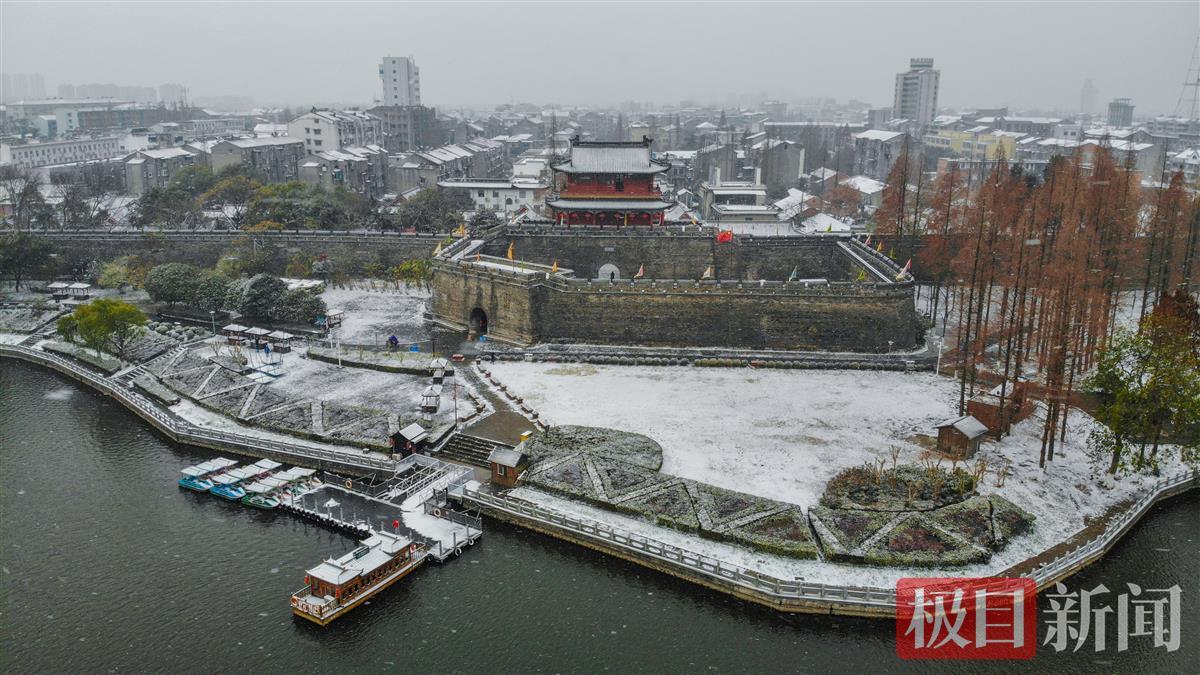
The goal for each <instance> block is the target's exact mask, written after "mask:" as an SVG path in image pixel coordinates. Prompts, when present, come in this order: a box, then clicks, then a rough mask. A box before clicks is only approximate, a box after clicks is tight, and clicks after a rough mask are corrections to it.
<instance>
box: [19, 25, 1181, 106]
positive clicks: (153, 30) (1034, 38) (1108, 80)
mask: <svg viewBox="0 0 1200 675" xmlns="http://www.w3.org/2000/svg"><path fill="white" fill-rule="evenodd" d="M465 6H466V7H469V8H470V9H469V13H470V15H471V17H472V21H470V22H463V21H461V20H458V19H461V16H462V11H463V10H462V9H461V6H460V8H457V9H449V8H446V7H443V6H433V5H426V4H384V5H378V4H353V3H350V4H338V5H336V6H335V5H332V4H313V5H305V8H306V12H308V14H307V15H306V17H307V18H306V19H305V22H311V24H312V25H329V24H330V23H331V22H336V21H338V20H340V19H338V15H339V14H342V15H344V13H345V12H347V11H351V12H358V13H360V14H362V15H363V16H370V17H371V21H370V22H368V23H367V25H365V26H362V27H360V28H356V29H355V31H356V35H357V37H355V39H353V40H347V41H346V44H345V45H341V46H339V47H338V48H337V49H336V50H333V51H332V53H335V54H336V55H337V57H336V58H328V57H326V56H325V54H328V53H331V52H330V51H329V50H317V49H314V48H313V47H312V46H311V44H310V43H307V42H305V41H303V40H300V41H297V40H296V39H295V36H296V35H298V34H300V33H302V32H303V31H297V30H289V29H288V27H289V26H292V27H294V28H295V27H297V26H293V24H295V23H296V22H297V21H298V20H297V19H294V18H292V17H291V16H289V15H280V14H278V13H277V12H272V11H271V8H270V6H269V5H266V4H256V3H249V4H247V5H244V9H243V10H242V13H241V14H239V17H240V18H241V19H243V20H241V21H230V20H229V17H227V16H224V15H200V16H193V15H191V14H189V15H187V16H186V21H187V23H188V25H189V26H191V28H190V29H189V30H190V31H192V32H194V33H195V34H197V35H210V36H220V44H221V48H220V49H217V48H216V45H217V42H216V41H215V40H214V41H201V42H200V44H201V45H202V46H201V48H200V49H199V51H200V54H197V50H196V49H175V48H174V47H173V46H174V45H177V44H178V42H177V40H176V36H175V35H174V33H173V32H165V31H163V30H161V26H163V25H178V22H179V20H181V19H185V17H184V16H183V15H182V14H181V12H182V10H180V9H179V8H178V7H172V6H153V5H150V6H148V5H137V6H136V11H134V6H133V5H130V4H120V3H118V4H113V5H105V6H103V7H97V6H91V5H70V6H69V7H67V6H62V5H52V4H21V5H12V4H5V5H4V6H3V7H0V33H2V35H3V38H4V39H3V40H2V43H3V47H0V60H2V61H3V62H4V64H5V66H4V68H5V72H13V73H21V72H30V73H42V74H43V75H44V76H45V79H46V83H47V86H46V89H47V93H48V94H50V93H51V92H53V91H55V89H56V86H57V85H58V84H61V83H82V82H118V83H120V84H123V85H128V86H158V85H160V84H162V83H164V82H182V83H184V84H185V85H186V86H187V87H188V88H189V91H190V92H192V94H191V95H192V96H193V97H195V98H203V97H206V96H219V95H235V96H251V97H253V98H254V100H255V102H256V103H257V104H260V105H261V104H267V105H307V104H311V103H325V102H331V103H332V102H341V103H358V104H362V105H367V104H370V103H371V102H372V101H373V100H376V99H381V98H382V91H381V87H380V81H379V74H378V64H379V61H380V58H381V57H383V56H385V55H388V54H404V55H411V56H413V57H414V58H415V60H416V62H417V63H419V64H420V65H421V68H422V70H423V71H424V72H423V73H422V78H421V79H422V80H423V82H422V85H423V86H422V89H423V91H422V92H421V93H422V100H423V101H424V102H426V103H427V104H430V105H435V106H439V107H446V108H457V107H471V106H487V105H494V104H501V103H516V102H535V103H540V104H549V103H557V104H562V105H617V104H620V103H622V102H626V101H643V102H647V103H652V104H664V103H673V102H676V101H680V100H694V101H697V102H699V103H702V104H718V105H720V104H726V103H730V102H737V101H741V100H755V99H757V98H759V97H761V96H762V95H765V96H766V97H768V98H775V99H780V100H788V101H791V100H796V99H800V98H811V97H819V98H833V99H837V100H850V99H857V100H860V101H864V102H867V103H870V104H872V105H875V106H888V105H890V103H891V99H892V85H893V78H894V77H895V73H896V72H899V71H901V70H903V68H904V65H905V64H907V63H908V60H909V59H910V58H912V57H918V56H923V57H930V58H934V59H935V60H936V63H937V64H938V69H939V70H940V71H941V72H942V76H941V79H942V81H941V87H940V95H939V104H940V105H941V106H943V107H958V108H964V107H968V108H969V107H992V106H1005V105H1007V106H1010V107H1011V108H1013V109H1039V110H1046V111H1051V110H1063V111H1070V110H1075V109H1076V108H1077V107H1078V105H1079V91H1080V87H1081V85H1082V84H1083V82H1084V81H1085V80H1086V79H1088V78H1091V79H1092V80H1093V82H1094V83H1095V86H1096V89H1097V91H1098V96H1099V100H1100V101H1109V100H1111V99H1114V98H1131V99H1133V102H1134V104H1135V105H1136V106H1137V112H1138V114H1139V115H1142V114H1146V115H1153V114H1170V113H1172V112H1173V111H1174V108H1175V104H1176V102H1177V99H1178V97H1179V91H1180V85H1181V83H1182V80H1183V77H1184V74H1185V72H1186V70H1187V67H1188V61H1189V58H1190V56H1191V52H1192V48H1193V46H1194V44H1195V39H1196V25H1197V18H1198V13H1200V9H1198V8H1197V7H1196V6H1195V5H1194V4H1191V3H1165V2H1164V3H1152V4H1138V5H1100V6H1096V7H1092V8H1089V10H1088V19H1087V22H1086V24H1085V25H1087V26H1088V28H1087V29H1086V30H1085V29H1083V28H1080V29H1078V30H1075V31H1074V34H1071V33H1067V32H1066V31H1063V30H1062V26H1065V25H1080V24H1079V22H1078V21H1077V19H1078V16H1077V5H1072V4H1068V3H1052V4H1046V5H1023V4H1019V5H1008V6H1006V9H1005V11H1001V12H997V11H996V9H997V5H995V4H988V3H983V4H964V5H940V4H930V5H916V6H914V5H905V6H898V5H890V4H866V5H857V6H856V7H855V8H846V7H844V6H834V5H829V4H793V5H776V4H761V5H752V6H753V7H754V8H755V9H756V11H758V12H760V13H761V14H762V15H763V16H764V17H766V18H770V20H769V21H763V22H762V25H754V26H753V27H752V28H751V27H747V28H744V29H740V28H730V27H729V26H728V23H727V22H726V21H723V20H722V16H723V9H724V10H727V9H728V8H727V7H724V8H723V7H722V6H721V5H696V6H688V11H686V12H680V11H676V10H678V8H679V7H681V6H680V5H671V4H650V5H639V6H638V9H637V10H636V11H634V10H633V8H632V6H629V5H615V6H614V5H604V6H597V5H571V6H570V8H566V7H562V6H557V5H535V4H516V5H506V6H505V8H504V9H503V10H501V8H500V7H499V6H497V5H490V4H474V3H465ZM1034 7H1036V10H1034V9H1033V8H1034ZM864 9H865V10H868V11H863V10H864ZM568 18H569V19H570V20H569V21H568V20H566V19H568ZM263 21H269V22H271V23H272V24H273V25H275V27H276V28H277V29H278V30H272V31H269V34H264V33H262V31H260V30H259V29H260V28H261V27H262V25H264V24H263V23H262V22H263ZM306 25H307V23H306ZM438 25H445V26H453V30H452V31H449V30H448V31H437V30H429V27H431V26H438ZM505 25H519V26H522V27H523V29H522V30H521V31H515V32H514V31H501V30H498V28H500V27H502V26H505ZM1131 25H1136V26H1139V30H1138V31H1136V33H1135V34H1133V35H1128V32H1129V31H1128V27H1129V26H1131ZM578 26H586V27H587V35H588V36H592V37H593V38H595V39H594V40H593V41H592V42H590V44H592V45H593V46H592V47H590V48H589V47H588V44H589V41H588V40H587V39H584V40H579V39H577V38H573V37H571V35H570V33H571V32H572V31H575V30H577V28H576V27H578ZM961 26H967V27H970V30H963V29H961V28H959V27H961ZM46 31H57V32H58V33H59V35H60V39H56V40H53V41H45V40H40V39H35V38H36V36H39V35H44V34H45V32H46ZM1105 31H1109V32H1111V33H1112V34H1114V35H1115V34H1117V32H1118V31H1119V32H1120V34H1121V40H1122V42H1121V44H1122V45H1123V46H1124V48H1123V49H1115V48H1114V45H1115V44H1116V43H1115V42H1114V41H1112V40H1103V39H1096V35H1097V34H1098V32H1099V34H1104V33H1105ZM120 32H128V33H130V34H136V35H138V38H139V39H138V40H135V41H125V42H120V41H113V40H112V39H111V38H112V35H114V34H117V33H120ZM989 35H994V36H996V37H995V44H996V45H997V46H996V47H995V48H993V49H987V50H983V49H980V48H979V46H980V44H981V40H982V41H983V43H984V44H986V43H987V42H988V36H989ZM447 40H449V41H452V42H453V43H455V44H454V46H453V48H449V49H448V48H447V44H445V43H446V41H447ZM664 41H666V42H667V43H671V42H678V44H680V45H682V46H684V47H686V48H684V49H666V50H663V49H658V48H656V47H655V46H657V45H661V44H663V42H664ZM743 42H744V43H745V44H747V45H763V46H764V47H765V48H764V49H762V50H761V51H760V52H758V53H754V52H750V53H746V47H743V46H739V44H740V43H743ZM1050 43H1056V44H1057V49H1059V50H1060V51H1061V52H1063V53H1068V54H1071V55H1072V58H1069V59H1060V60H1051V59H1047V58H1044V51H1043V47H1044V45H1046V44H1050ZM64 45H68V46H64ZM208 45H212V46H208ZM855 45H865V46H866V47H865V48H863V49H861V50H858V51H856V50H855ZM647 47H654V49H653V55H652V56H651V57H649V58H646V56H647V54H648V52H643V51H641V50H645V49H646V48H647ZM147 49H148V50H149V51H151V52H153V53H154V54H155V58H153V59H146V58H144V55H145V53H147ZM735 52H736V53H738V54H739V58H731V56H730V55H731V54H732V53H735ZM743 54H744V56H742V55H743ZM464 55H465V56H464ZM198 56H200V57H201V58H198ZM614 57H616V58H614ZM583 73H586V75H587V77H586V78H584V77H581V76H580V75H581V74H583ZM725 82H732V83H736V84H733V85H726V84H724V83H725Z"/></svg>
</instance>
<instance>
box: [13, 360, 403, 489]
mask: <svg viewBox="0 0 1200 675" xmlns="http://www.w3.org/2000/svg"><path fill="white" fill-rule="evenodd" d="M0 358H9V359H17V360H20V361H25V362H28V363H33V364H37V365H39V366H43V367H46V368H50V369H51V370H55V371H58V372H59V373H62V374H63V375H66V376H68V377H70V378H72V379H74V380H76V381H78V382H80V383H82V384H86V385H88V386H90V387H92V388H93V389H95V390H97V391H99V392H101V393H103V394H105V395H106V396H109V397H111V398H113V399H115V400H117V401H119V402H121V403H122V404H123V405H125V407H127V408H129V410H131V411H132V412H133V413H134V414H135V415H137V416H138V417H141V418H142V419H143V420H145V421H146V423H148V424H149V425H150V426H152V427H154V428H155V429H157V430H158V431H159V432H160V433H162V434H163V435H165V436H166V437H167V438H170V439H171V440H172V441H175V442H177V443H183V444H186V445H193V446H198V447H202V448H209V449H211V450H215V451H218V452H232V453H236V454H239V455H247V456H251V457H263V458H267V459H273V460H275V461H277V462H288V463H292V464H297V465H300V466H306V467H309V468H313V469H322V470H329V471H337V472H342V473H351V474H355V475H365V474H370V473H380V474H393V473H395V471H396V462H395V461H394V460H391V459H381V458H378V457H371V456H366V455H363V454H362V453H360V452H358V451H355V450H354V449H352V448H347V449H346V451H344V452H343V451H338V450H331V449H327V448H322V447H319V446H317V445H315V444H306V443H302V442H290V441H285V440H280V439H277V438H271V437H266V436H253V435H249V434H239V433H233V432H228V431H221V430H218V429H209V428H205V427H201V426H198V425H196V424H193V423H191V422H189V421H187V420H185V419H183V418H182V417H180V416H178V415H176V414H175V413H173V412H171V411H170V410H166V409H164V408H162V407H161V406H159V405H157V404H156V403H154V402H153V401H151V400H150V399H148V398H147V397H145V396H143V395H142V394H140V393H138V392H137V391H135V390H134V389H133V388H132V387H131V386H130V385H129V384H127V383H126V382H122V381H120V380H118V379H117V378H116V377H106V376H104V375H101V374H99V373H96V372H93V371H91V370H89V369H88V368H86V367H84V366H81V365H79V364H77V363H75V362H73V361H71V360H70V359H67V358H63V357H60V356H56V355H53V354H48V353H46V352H43V351H41V350H38V349H33V348H31V347H27V346H22V345H0Z"/></svg>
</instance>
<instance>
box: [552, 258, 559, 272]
mask: <svg viewBox="0 0 1200 675" xmlns="http://www.w3.org/2000/svg"><path fill="white" fill-rule="evenodd" d="M550 273H551V274H558V261H557V260H555V261H554V264H553V265H551V266H550Z"/></svg>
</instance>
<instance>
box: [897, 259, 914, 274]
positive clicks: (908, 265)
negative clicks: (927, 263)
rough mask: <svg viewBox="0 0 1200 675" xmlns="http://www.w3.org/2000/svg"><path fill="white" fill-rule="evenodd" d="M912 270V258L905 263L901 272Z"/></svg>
mask: <svg viewBox="0 0 1200 675" xmlns="http://www.w3.org/2000/svg"><path fill="white" fill-rule="evenodd" d="M910 269H912V258H909V259H908V262H906V263H904V269H902V270H900V271H901V272H907V271H908V270H910Z"/></svg>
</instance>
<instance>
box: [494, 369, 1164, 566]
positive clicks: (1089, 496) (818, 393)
mask: <svg viewBox="0 0 1200 675" xmlns="http://www.w3.org/2000/svg"><path fill="white" fill-rule="evenodd" d="M492 368H493V372H494V373H495V375H496V376H497V378H498V379H499V381H500V382H502V383H504V384H507V385H508V386H509V389H510V390H511V391H514V392H515V393H517V394H518V395H520V396H523V397H525V400H526V401H527V402H528V403H530V404H532V405H533V407H534V409H535V410H537V411H539V412H540V413H541V414H542V417H543V419H545V420H546V421H547V422H548V423H552V424H583V425H589V426H605V427H612V428H617V429H622V430H625V431H633V432H637V433H642V434H645V435H647V436H649V437H651V438H653V439H654V440H655V441H658V442H659V443H660V444H661V445H662V446H663V466H662V471H663V473H669V474H675V475H679V476H683V477H686V478H691V479H693V480H698V481H702V482H706V483H711V484H713V485H718V486H721V487H725V488H729V489H732V490H739V491H742V492H748V493H751V494H756V495H760V496H763V497H769V498H772V499H777V500H781V501H787V502H792V503H795V504H798V505H800V506H803V507H805V508H806V509H807V508H811V507H813V506H816V505H817V503H818V500H819V498H820V495H821V493H822V491H823V490H824V486H825V483H826V481H828V480H829V479H830V478H831V477H833V476H834V475H835V474H837V473H838V472H839V471H841V470H843V469H846V468H849V467H852V466H856V465H861V464H863V463H864V462H870V461H872V460H875V459H887V460H888V462H889V463H890V459H891V456H890V448H891V447H893V446H896V447H900V448H902V451H901V455H900V459H899V461H900V462H901V463H903V462H905V461H910V462H911V461H916V460H919V459H922V458H926V457H931V456H936V455H935V454H932V453H928V452H927V451H925V450H923V449H921V448H920V446H917V445H916V444H914V443H913V442H911V441H910V440H908V439H909V437H910V436H911V435H912V434H914V433H921V434H932V433H934V431H933V428H932V425H933V424H934V423H936V422H938V421H940V420H942V419H945V418H947V417H951V416H953V413H954V410H955V405H956V404H957V389H956V385H955V383H954V382H953V381H952V380H950V379H949V378H943V377H937V376H935V375H932V374H928V373H923V374H904V373H875V372H859V371H755V370H741V369H737V370H734V369H698V368H644V367H630V366H590V365H568V366H564V365H561V364H537V363H508V362H500V363H496V364H495V365H494V366H492ZM1043 413H1044V408H1043V407H1041V406H1040V404H1039V407H1038V409H1037V411H1036V412H1035V414H1034V415H1033V416H1032V417H1030V418H1028V419H1026V420H1024V421H1023V422H1021V423H1020V424H1018V425H1016V426H1015V427H1014V430H1013V433H1012V434H1011V435H1010V436H1008V437H1006V438H1005V439H1004V440H1003V441H1001V442H1000V443H996V442H994V441H985V442H984V444H983V446H982V447H981V449H980V452H979V455H978V457H979V458H983V459H986V460H987V464H988V470H987V473H986V474H985V476H984V478H983V480H982V481H981V482H980V485H979V488H978V489H979V492H980V493H983V494H998V495H1001V496H1003V497H1005V498H1006V499H1008V500H1010V501H1012V502H1013V503H1015V504H1017V505H1018V506H1020V507H1021V508H1023V509H1025V510H1026V511H1028V512H1030V513H1031V514H1033V515H1034V516H1036V518H1037V520H1036V523H1035V526H1034V530H1033V532H1032V533H1030V534H1026V535H1023V536H1021V537H1017V538H1016V539H1014V540H1013V541H1012V542H1010V543H1009V545H1008V546H1007V547H1006V548H1005V549H1004V550H1002V551H1000V552H999V553H996V554H995V555H993V556H992V559H991V560H990V561H989V562H987V563H984V564H979V565H971V566H967V567H956V568H951V569H947V570H944V571H945V572H946V573H947V574H948V575H953V576H960V575H965V576H987V575H991V574H995V573H997V572H1000V571H1002V570H1005V569H1007V568H1009V567H1011V566H1013V565H1016V564H1018V563H1020V562H1022V561H1024V560H1026V559H1028V558H1030V557H1032V556H1035V555H1038V554H1040V553H1042V552H1044V551H1046V550H1048V549H1050V548H1052V547H1053V546H1055V545H1056V544H1059V543H1061V542H1063V541H1065V540H1067V539H1069V538H1070V537H1072V536H1073V535H1075V534H1077V533H1079V532H1080V531H1081V530H1082V529H1083V528H1084V527H1085V526H1086V525H1087V524H1088V523H1089V522H1090V521H1092V520H1093V519H1096V518H1099V517H1100V516H1102V515H1104V514H1105V513H1106V512H1107V511H1108V510H1109V509H1111V508H1112V507H1114V506H1116V505H1118V504H1121V503H1122V502H1127V501H1130V500H1134V499H1136V498H1138V497H1139V496H1141V495H1142V494H1145V493H1146V492H1148V491H1149V489H1150V486H1151V485H1152V484H1153V483H1154V482H1155V481H1156V480H1158V479H1156V478H1154V477H1150V476H1126V477H1123V478H1120V479H1116V480H1114V479H1112V478H1109V477H1107V476H1104V475H1102V474H1101V472H1100V471H1098V470H1097V469H1096V467H1094V466H1093V464H1092V463H1091V462H1090V460H1089V457H1088V456H1087V454H1086V449H1087V438H1088V434H1089V432H1090V431H1091V429H1092V428H1094V425H1095V424H1096V422H1095V421H1094V420H1093V419H1092V418H1091V417H1089V416H1087V415H1086V414H1084V413H1082V412H1080V411H1078V410H1074V409H1073V410H1071V413H1070V417H1069V418H1068V432H1067V440H1066V442H1065V443H1060V444H1059V445H1058V447H1057V448H1056V450H1055V458H1054V461H1053V462H1051V463H1048V464H1047V466H1046V468H1045V469H1041V468H1039V467H1038V455H1039V451H1040V447H1041V431H1042V425H1043V423H1044V420H1045V417H1044V414H1043ZM974 464H975V462H974V461H972V462H970V463H969V465H970V466H967V467H966V468H968V469H969V468H972V467H973V466H974ZM944 466H948V463H946V464H944ZM1004 467H1007V476H1006V477H1005V478H1004V481H1003V482H1004V484H1003V486H1000V485H998V483H999V482H1000V473H1001V471H1002V470H1003V469H1004ZM1182 469H1183V467H1182V465H1181V464H1180V463H1179V461H1178V459H1177V458H1172V459H1170V460H1168V461H1166V462H1164V464H1163V469H1162V475H1163V476H1170V475H1173V474H1175V473H1178V472H1179V471H1181V470H1182ZM514 496H518V497H521V498H524V499H528V500H530V501H533V502H536V503H538V504H539V505H541V506H543V507H544V508H549V509H552V510H555V511H559V512H561V513H564V514H568V515H572V516H575V517H583V518H588V519H591V520H595V521H598V522H601V523H605V524H608V525H610V526H612V527H617V528H620V529H623V530H627V531H631V532H634V533H636V534H640V535H642V536H645V537H650V538H653V539H657V540H659V541H662V542H665V543H668V544H671V545H674V546H677V547H679V548H683V549H687V550H690V551H693V552H697V553H701V554H705V555H710V556H712V557H716V558H720V559H722V560H725V561H728V562H731V563H735V564H738V565H742V566H744V567H748V568H751V569H757V570H759V571H761V572H764V573H768V574H771V575H773V576H777V577H781V578H792V577H803V578H804V579H805V580H807V581H813V582H819V583H831V584H832V583H836V584H850V585H862V586H879V587H887V586H890V585H892V584H893V583H894V582H895V580H896V579H897V578H900V577H903V576H912V575H914V574H916V575H919V576H937V574H936V572H937V570H931V569H928V568H923V569H920V570H915V569H903V568H871V567H861V566H853V565H844V564H836V563H828V562H822V561H801V560H794V559H791V558H785V557H780V556H774V555H769V554H764V553H759V552H756V551H752V550H750V549H747V548H742V547H739V546H735V545H732V544H724V543H717V542H711V541H708V540H704V539H701V538H699V537H696V536H692V535H689V534H685V533H680V532H677V531H674V530H670V529H667V528H662V527H658V526H656V525H654V524H653V523H650V522H647V521H644V520H640V519H638V518H634V517H630V516H623V515H619V514H616V513H613V512H611V511H607V510H603V509H600V508H596V507H593V506H588V505H586V504H582V503H579V502H576V501H573V500H568V499H563V498H561V497H557V496H553V495H549V494H546V493H544V492H541V491H539V490H536V489H532V488H519V489H518V490H516V491H515V492H514Z"/></svg>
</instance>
